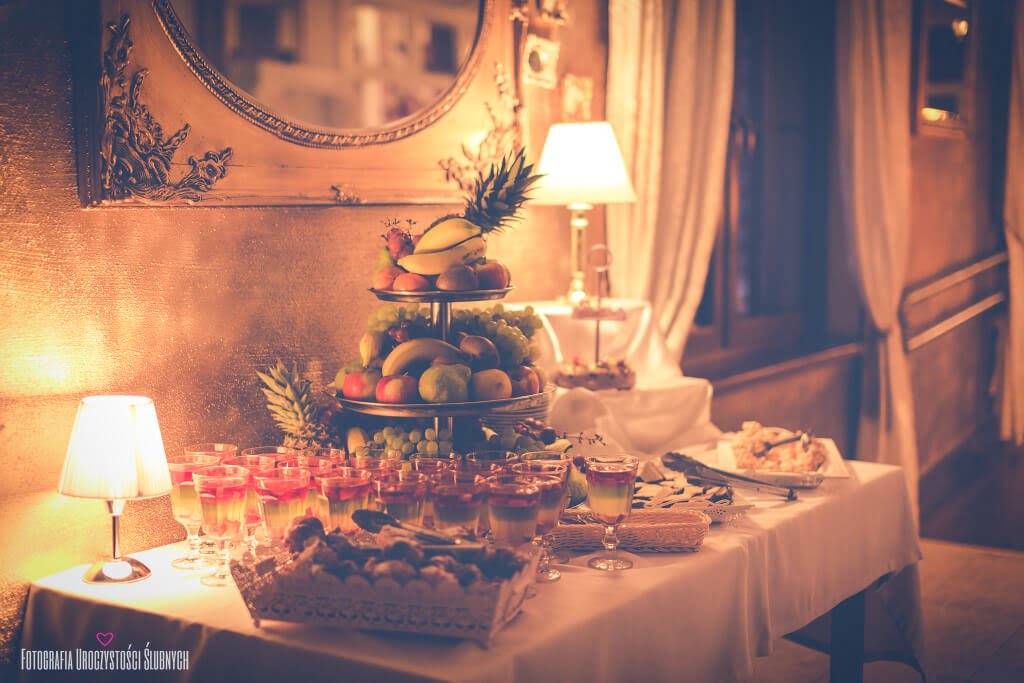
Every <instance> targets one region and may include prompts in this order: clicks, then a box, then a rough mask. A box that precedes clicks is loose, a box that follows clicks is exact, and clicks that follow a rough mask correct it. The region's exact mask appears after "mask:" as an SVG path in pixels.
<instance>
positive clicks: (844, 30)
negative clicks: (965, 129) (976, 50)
mask: <svg viewBox="0 0 1024 683" xmlns="http://www.w3.org/2000/svg"><path fill="white" fill-rule="evenodd" d="M836 30H837V35H836V50H837V54H836V96H837V102H836V105H837V106H836V111H837V119H838V125H837V127H836V161H837V172H838V199H839V214H840V216H841V218H842V222H843V229H844V234H845V236H846V242H847V248H848V250H849V258H850V259H851V262H852V263H851V266H852V268H853V271H854V274H855V277H856V281H857V285H858V289H859V291H860V295H861V298H862V300H863V302H864V306H865V309H866V310H867V312H868V315H869V316H870V319H871V323H872V325H873V326H874V328H875V329H876V330H877V331H878V334H879V337H878V341H877V349H876V351H877V353H876V354H875V355H876V357H877V365H876V367H875V368H874V369H875V370H877V389H878V396H877V402H876V403H875V405H876V407H877V410H867V411H863V412H862V415H861V424H860V430H859V434H858V439H857V453H858V457H859V458H860V459H864V460H875V461H878V462H884V463H890V464H895V465H900V466H902V467H903V469H904V473H905V476H906V481H907V487H908V489H909V493H910V500H911V503H912V505H913V509H914V513H915V517H916V515H917V507H918V506H917V483H918V457H917V438H916V434H915V429H914V412H913V407H914V403H913V392H912V388H911V383H910V374H909V367H908V363H907V357H906V354H905V352H904V348H903V335H902V330H901V329H900V324H899V317H898V311H899V303H900V298H901V296H902V293H903V285H904V279H905V275H906V264H907V256H908V253H909V246H910V124H909V121H908V113H909V112H910V64H911V41H910V36H911V35H912V31H911V0H839V3H838V6H837V14H836ZM869 369H870V368H869Z"/></svg>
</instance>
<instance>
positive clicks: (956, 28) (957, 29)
mask: <svg viewBox="0 0 1024 683" xmlns="http://www.w3.org/2000/svg"><path fill="white" fill-rule="evenodd" d="M970 26H971V25H970V24H969V23H968V21H967V20H966V19H954V20H953V22H952V23H951V24H950V28H951V29H952V30H953V35H954V36H956V37H957V38H959V39H960V40H963V39H964V38H966V37H967V32H968V31H969V30H970Z"/></svg>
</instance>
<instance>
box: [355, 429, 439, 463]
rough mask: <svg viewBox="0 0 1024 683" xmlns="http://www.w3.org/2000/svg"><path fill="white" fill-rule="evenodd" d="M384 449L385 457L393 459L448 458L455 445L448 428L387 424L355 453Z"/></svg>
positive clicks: (367, 452) (364, 453) (362, 453)
mask: <svg viewBox="0 0 1024 683" xmlns="http://www.w3.org/2000/svg"><path fill="white" fill-rule="evenodd" d="M371 448H379V449H383V450H384V457H386V458H389V459H391V460H409V459H410V458H413V457H423V458H447V457H449V456H450V455H451V453H452V451H453V450H454V448H455V446H454V444H453V441H452V433H451V432H450V431H448V430H447V429H442V430H440V431H437V430H435V429H433V428H431V427H426V428H424V427H415V426H414V427H413V428H411V429H405V428H404V427H400V426H395V425H391V426H387V427H384V428H383V429H379V430H377V431H376V432H374V433H373V436H372V437H371V438H370V440H369V441H368V442H367V443H366V444H365V445H363V446H360V447H358V448H356V450H355V453H354V455H356V456H366V455H368V454H369V449H371Z"/></svg>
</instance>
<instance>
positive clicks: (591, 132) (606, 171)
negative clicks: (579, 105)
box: [532, 121, 636, 206]
mask: <svg viewBox="0 0 1024 683" xmlns="http://www.w3.org/2000/svg"><path fill="white" fill-rule="evenodd" d="M537 172H538V173H541V174H543V175H544V177H542V178H541V179H540V181H538V183H537V188H536V190H535V191H534V192H533V193H532V199H533V201H534V203H536V204H560V205H563V206H569V205H570V204H581V203H585V204H610V203H617V202H633V201H636V194H635V193H634V192H633V184H632V183H631V182H630V180H629V175H628V174H627V173H626V165H625V164H624V163H623V161H622V152H620V151H619V143H618V142H617V141H616V140H615V133H614V131H612V127H611V124H609V123H608V122H607V121H591V122H586V123H556V124H555V125H553V126H551V130H549V131H548V137H547V140H546V141H545V142H544V151H543V152H542V153H541V156H540V163H539V164H538V165H537Z"/></svg>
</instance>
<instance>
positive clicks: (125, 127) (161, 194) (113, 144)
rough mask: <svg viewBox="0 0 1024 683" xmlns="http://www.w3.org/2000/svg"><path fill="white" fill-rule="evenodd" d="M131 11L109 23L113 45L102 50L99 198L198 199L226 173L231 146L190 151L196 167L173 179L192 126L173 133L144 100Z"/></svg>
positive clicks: (144, 72)
mask: <svg viewBox="0 0 1024 683" xmlns="http://www.w3.org/2000/svg"><path fill="white" fill-rule="evenodd" d="M130 23H131V20H130V18H129V17H128V15H124V16H123V17H121V20H120V21H119V22H118V23H116V24H115V23H111V24H108V25H107V30H108V31H109V32H110V38H109V41H110V42H109V45H108V47H107V49H106V51H105V52H104V53H103V73H102V75H101V76H100V93H101V95H100V96H101V102H102V106H103V110H104V111H103V138H102V140H101V142H100V174H101V178H102V184H103V198H102V200H101V202H100V203H110V202H118V201H124V200H130V199H135V200H141V201H150V202H161V201H169V200H183V201H186V202H197V201H200V200H201V199H202V198H203V195H204V194H205V193H207V192H209V191H210V189H211V188H212V187H213V185H214V183H216V182H217V181H218V180H220V179H221V178H223V177H224V176H225V175H226V174H227V162H228V160H229V159H230V158H231V154H232V150H231V148H230V147H225V148H224V149H222V150H220V151H219V152H218V151H208V152H206V154H205V155H204V156H203V157H202V158H201V159H196V158H195V157H194V156H191V157H189V159H188V164H189V166H190V167H191V170H189V171H187V172H186V173H185V174H184V175H183V176H182V177H180V178H179V179H178V180H175V181H172V180H171V179H170V170H171V163H172V160H173V158H174V155H175V152H177V150H178V147H179V146H180V145H181V143H183V142H184V141H185V139H186V138H187V137H188V134H189V131H190V130H191V126H189V124H188V123H186V124H184V125H183V126H182V127H181V128H180V129H179V130H178V131H177V132H175V133H173V134H172V135H171V136H170V137H165V136H164V132H163V129H162V128H161V126H160V124H159V123H158V122H157V121H156V119H155V118H154V117H153V116H152V114H150V112H149V108H148V107H146V105H145V104H143V102H142V86H143V84H144V83H145V79H146V76H147V75H148V73H149V72H148V70H147V69H137V70H136V71H135V73H133V74H132V76H131V79H130V82H129V79H128V75H127V70H128V65H129V63H130V62H131V53H132V47H133V45H132V41H131V38H130V37H129V35H128V28H129V25H130Z"/></svg>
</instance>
